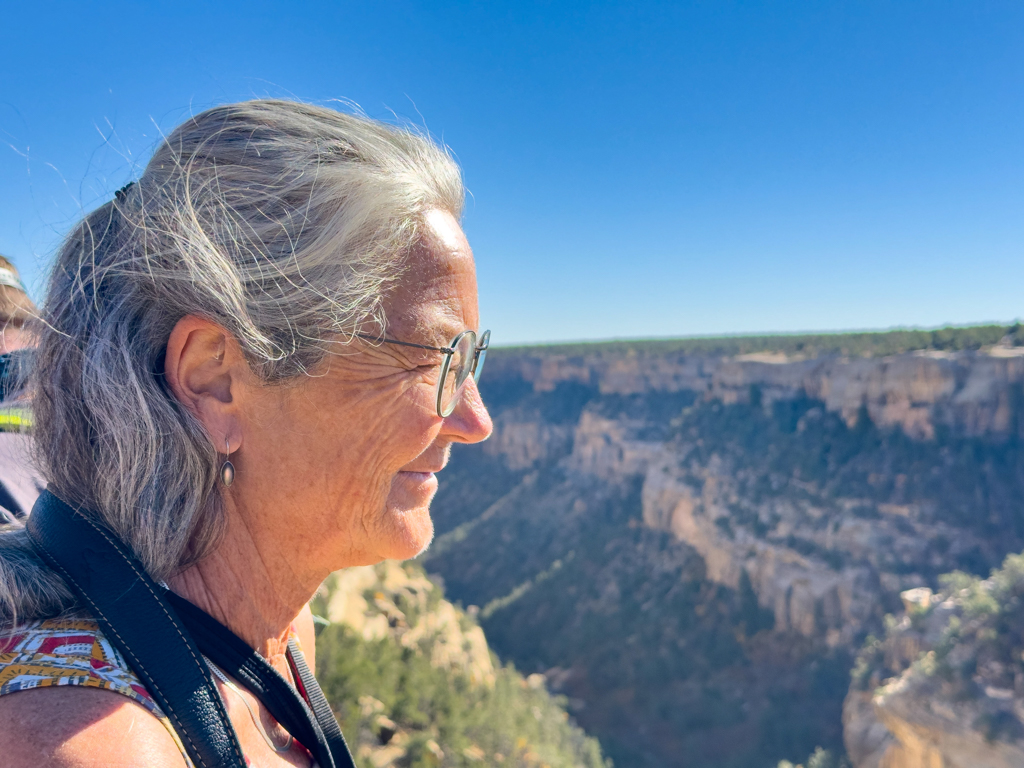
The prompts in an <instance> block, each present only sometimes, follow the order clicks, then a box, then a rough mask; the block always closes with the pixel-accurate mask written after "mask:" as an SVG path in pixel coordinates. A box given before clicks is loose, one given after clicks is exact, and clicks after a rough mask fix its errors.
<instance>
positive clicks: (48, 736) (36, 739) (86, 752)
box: [0, 686, 185, 768]
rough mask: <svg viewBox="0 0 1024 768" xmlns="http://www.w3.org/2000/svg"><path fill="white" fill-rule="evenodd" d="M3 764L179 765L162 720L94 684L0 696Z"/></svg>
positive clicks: (84, 767)
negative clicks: (92, 685) (86, 686)
mask: <svg viewBox="0 0 1024 768" xmlns="http://www.w3.org/2000/svg"><path fill="white" fill-rule="evenodd" d="M0 755H3V764H4V765H5V766H8V768H100V766H104V767H106V766H111V765H118V766H124V767H125V768H134V767H135V766H138V768H142V767H143V766H146V768H151V767H152V768H183V766H184V765H185V759H184V758H183V757H182V755H181V752H180V750H179V749H178V746H177V744H175V742H174V739H173V738H172V737H171V735H170V734H169V733H168V732H167V729H166V728H164V726H163V724H162V723H161V722H160V721H159V720H158V719H157V718H155V717H153V715H152V714H150V712H148V711H147V710H146V709H145V708H144V707H142V706H141V705H139V704H136V703H135V702H134V701H132V700H131V699H129V698H128V697H127V696H122V695H121V694H119V693H113V692H111V691H105V690H102V689H99V688H83V687H78V686H60V687H47V688H33V689H31V690H27V691H18V692H16V693H9V694H7V695H5V696H0Z"/></svg>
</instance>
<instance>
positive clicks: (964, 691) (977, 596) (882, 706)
mask: <svg viewBox="0 0 1024 768" xmlns="http://www.w3.org/2000/svg"><path fill="white" fill-rule="evenodd" d="M1022 595H1024V556H1020V555H1016V556H1013V555H1011V556H1010V557H1009V558H1008V559H1007V561H1006V564H1005V565H1004V567H1003V568H1002V569H999V570H997V571H994V572H993V575H992V577H990V578H989V579H986V580H980V579H977V578H974V579H972V578H970V577H968V576H966V575H963V574H962V575H960V576H958V577H956V578H955V579H954V580H952V581H951V582H947V583H946V586H945V587H944V589H943V590H942V591H940V592H939V593H933V592H932V590H931V589H929V588H927V587H921V588H917V589H913V590H908V591H906V592H904V593H903V595H902V597H903V603H904V606H905V612H904V615H903V616H902V617H901V618H900V619H899V620H898V621H897V620H893V621H891V622H890V623H889V625H888V626H887V628H886V632H885V635H884V636H883V637H882V639H881V640H870V641H869V642H868V643H867V644H866V645H865V647H864V648H863V649H862V651H861V653H860V656H859V658H858V660H857V664H856V666H855V669H854V674H853V682H852V685H851V689H850V692H849V694H848V695H847V698H846V702H845V704H844V709H843V725H844V732H845V733H844V735H845V740H846V746H847V751H848V754H849V756H850V758H851V761H852V763H853V765H854V766H855V768H936V767H937V768H1012V767H1014V766H1021V765H1024V661H1022V658H1021V649H1022V648H1024V637H1022V636H1021V633H1020V628H1021V626H1022V624H1024V604H1022V602H1021V600H1020V598H1021V596H1022Z"/></svg>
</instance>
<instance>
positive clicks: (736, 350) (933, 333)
mask: <svg viewBox="0 0 1024 768" xmlns="http://www.w3.org/2000/svg"><path fill="white" fill-rule="evenodd" d="M1000 342H1002V343H1007V344H1009V345H1011V346H1024V325H1021V324H1020V323H1014V324H1013V325H970V326H947V327H944V328H935V329H931V330H928V329H899V330H893V331H858V332H853V333H810V334H776V335H765V336H693V337H685V338H676V339H635V340H628V339H627V340H617V341H591V342H573V343H567V344H530V345H525V344H524V345H516V346H508V347H496V348H495V351H499V352H500V353H507V352H518V353H524V352H525V353H530V354H541V355H594V354H600V355H604V354H610V355H629V354H646V355H666V354H685V355H702V356H709V357H710V356H723V357H732V356H736V355H749V354H754V353H758V352H775V353H783V354H786V355H801V356H805V357H819V356H823V355H837V356H842V357H886V356H888V355H898V354H901V353H904V352H916V351H925V350H937V351H945V352H959V351H963V350H977V349H982V348H983V347H990V346H993V345H995V344H998V343H1000Z"/></svg>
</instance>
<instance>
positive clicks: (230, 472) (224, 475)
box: [220, 437, 235, 488]
mask: <svg viewBox="0 0 1024 768" xmlns="http://www.w3.org/2000/svg"><path fill="white" fill-rule="evenodd" d="M220 481H221V482H222V483H224V487H225V488H230V487H231V484H232V483H233V482H235V465H234V464H232V463H231V444H230V443H229V442H228V439H227V438H226V437H225V438H224V463H223V464H221V465H220Z"/></svg>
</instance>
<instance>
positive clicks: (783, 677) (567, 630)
mask: <svg viewBox="0 0 1024 768" xmlns="http://www.w3.org/2000/svg"><path fill="white" fill-rule="evenodd" d="M1011 330H1014V331H1015V329H1011ZM1005 333H1006V331H1005V329H999V333H998V334H996V335H995V336H994V339H993V340H998V339H999V338H1000V336H1002V335H1003V334H1005ZM819 338H823V337H819ZM835 338H836V339H842V338H844V337H835ZM851 338H852V337H851ZM878 339H879V341H878V343H875V342H874V341H871V342H870V343H869V344H868V347H871V346H872V345H874V349H873V350H872V349H870V348H869V349H867V350H866V351H867V352H868V353H870V352H872V351H874V352H876V354H874V355H871V354H863V352H864V351H865V350H863V349H862V350H859V354H857V355H851V354H845V355H844V354H842V352H843V350H824V351H822V350H820V349H819V350H815V349H814V348H811V347H808V346H805V347H804V348H799V347H800V346H801V345H799V344H796V343H795V341H794V340H793V339H792V338H783V339H781V340H777V341H776V343H775V344H774V346H775V348H774V349H773V348H772V347H773V343H772V342H771V340H768V341H765V342H764V343H762V344H760V346H759V347H757V346H755V348H754V349H749V348H748V349H742V348H740V349H734V350H726V351H724V352H723V351H721V350H714V349H711V350H709V349H701V348H698V349H693V348H686V347H685V345H679V346H678V348H672V347H671V346H670V345H660V346H659V345H658V344H648V345H644V344H637V345H627V344H617V345H593V346H590V347H588V346H586V345H578V346H576V347H571V348H557V347H556V348H532V349H531V348H524V349H517V350H500V349H499V350H495V351H493V352H492V353H491V357H490V358H489V360H488V369H487V371H486V374H485V377H484V379H483V382H482V390H483V394H484V398H485V400H486V401H487V403H488V405H489V407H490V408H491V411H492V414H493V415H494V417H495V434H494V437H493V438H492V439H491V440H490V441H488V442H487V443H486V444H484V446H482V447H476V448H473V449H468V450H458V449H457V450H456V451H455V454H454V456H453V458H452V462H451V466H450V467H449V468H448V469H447V470H446V471H445V472H444V473H442V475H440V476H439V477H440V479H441V489H440V491H439V494H438V498H437V500H436V501H435V504H434V510H435V519H436V523H437V530H438V539H437V541H436V542H435V544H434V546H433V547H432V548H431V550H430V551H429V552H428V553H427V554H426V556H425V557H424V561H425V565H426V567H427V568H428V570H430V571H432V572H434V573H437V574H439V575H440V576H441V577H442V578H443V579H444V580H445V584H446V589H447V591H448V593H449V595H451V597H452V598H453V599H457V600H459V601H461V602H462V603H463V604H464V605H467V606H477V607H478V608H479V611H480V614H479V615H480V619H481V622H482V624H483V627H484V629H485V631H486V632H487V636H488V638H489V639H490V641H491V642H492V644H493V645H494V647H495V648H496V649H497V650H498V651H499V653H500V654H502V656H503V657H504V658H508V659H510V660H512V661H514V662H515V663H516V664H517V665H518V666H519V667H520V668H522V669H524V671H526V672H543V673H545V674H546V675H547V677H548V681H549V684H550V685H551V686H552V687H554V688H556V689H557V690H560V691H562V692H563V693H565V694H566V695H567V696H568V697H569V701H570V703H571V705H572V707H573V710H574V714H575V716H576V717H577V719H578V720H579V721H580V723H581V724H583V725H584V726H585V727H586V728H587V729H588V730H590V731H591V732H592V733H594V734H595V735H597V736H599V737H600V738H601V739H602V743H603V744H604V745H605V746H606V748H607V749H608V751H609V753H610V754H611V756H612V757H613V758H615V759H616V760H617V762H618V764H619V765H622V766H627V765H628V766H632V765H649V766H670V765H672V766H675V765H679V766H700V767H701V768H718V767H719V766H720V767H721V768H725V767H726V766H729V767H731V768H742V767H745V766H751V767H753V766H768V765H772V766H774V765H775V762H773V761H778V760H781V759H790V760H794V761H799V760H802V759H804V758H806V757H807V755H808V754H809V753H810V752H811V751H812V750H813V748H814V747H815V746H817V745H821V746H824V747H827V748H829V749H831V750H835V751H838V752H841V751H842V749H843V744H842V739H843V733H842V704H843V699H844V697H845V695H846V693H847V689H848V686H849V675H848V673H849V670H850V667H851V665H852V663H853V658H854V656H855V654H856V653H857V651H858V649H859V647H860V645H861V643H862V642H863V641H864V638H865V637H866V636H867V635H868V634H869V633H875V634H878V633H879V632H880V631H881V628H882V625H883V618H884V616H885V615H886V614H887V613H894V612H899V611H900V610H901V602H900V594H901V593H902V592H904V591H905V590H908V589H911V588H916V587H924V586H930V587H935V586H936V585H937V579H938V576H939V575H940V574H943V573H946V572H949V571H952V570H956V569H959V570H963V571H967V572H971V573H976V574H982V575H987V573H988V570H989V569H990V568H991V567H993V566H996V565H998V564H999V563H1000V562H1001V561H1002V559H1003V557H1004V556H1005V555H1006V554H1007V553H1010V552H1014V551H1020V550H1021V549H1024V515H1022V514H1021V512H1022V509H1021V501H1020V499H1022V498H1024V496H1022V491H1024V453H1022V452H1021V449H1020V439H1021V437H1022V436H1024V421H1022V418H1024V413H1022V411H1021V403H1022V402H1024V401H1022V391H1024V390H1022V383H1024V356H1021V354H1020V353H1021V352H1022V351H1024V350H1022V348H1020V347H1016V346H1013V342H1012V340H1004V341H1003V343H1002V344H995V345H993V344H992V343H991V341H990V342H989V344H988V345H987V346H984V347H982V348H980V349H958V348H957V347H958V346H961V347H963V346H971V345H970V344H967V345H964V344H960V345H957V344H956V343H951V344H946V345H945V346H946V347H947V348H946V349H934V348H932V349H923V350H917V351H902V352H901V351H899V350H898V349H897V350H895V354H884V355H883V354H877V352H878V351H879V350H882V351H887V352H890V351H894V350H889V349H886V348H885V347H886V344H888V343H890V341H891V337H888V335H879V336H878ZM696 346H699V345H696ZM974 346H979V345H978V344H975V345H974Z"/></svg>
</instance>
